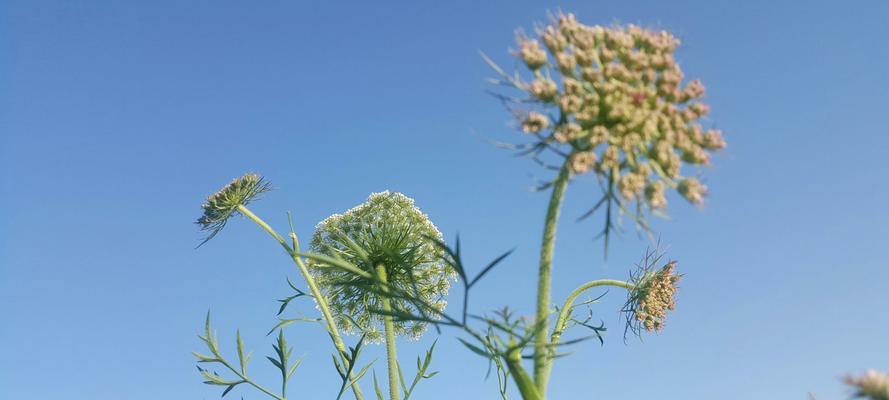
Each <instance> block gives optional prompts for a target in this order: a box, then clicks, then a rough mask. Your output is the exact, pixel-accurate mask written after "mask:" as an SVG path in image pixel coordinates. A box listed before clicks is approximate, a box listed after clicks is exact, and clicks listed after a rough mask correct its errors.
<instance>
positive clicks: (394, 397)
mask: <svg viewBox="0 0 889 400" xmlns="http://www.w3.org/2000/svg"><path fill="white" fill-rule="evenodd" d="M377 278H378V279H379V280H380V283H381V286H382V288H381V289H382V290H383V295H382V296H380V302H381V303H382V304H381V307H382V310H383V312H384V314H383V328H384V330H385V331H386V363H387V367H388V368H389V399H390V400H398V398H399V395H398V355H397V354H396V349H395V324H394V323H393V322H392V315H391V314H392V304H391V302H390V301H389V297H388V293H387V292H388V289H387V287H388V282H389V281H388V277H387V276H386V266H384V265H379V266H377Z"/></svg>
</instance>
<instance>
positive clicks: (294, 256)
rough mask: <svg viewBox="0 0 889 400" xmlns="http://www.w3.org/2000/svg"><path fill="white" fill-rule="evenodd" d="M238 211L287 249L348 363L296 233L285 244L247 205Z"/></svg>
mask: <svg viewBox="0 0 889 400" xmlns="http://www.w3.org/2000/svg"><path fill="white" fill-rule="evenodd" d="M238 211H239V212H240V213H241V214H244V215H245V216H246V217H247V218H250V219H251V220H253V222H255V223H256V224H257V225H259V226H260V227H261V228H262V229H263V230H265V231H266V232H268V234H269V235H271V236H272V237H273V238H274V239H275V240H276V241H277V242H278V243H279V244H280V245H281V247H283V248H284V250H285V251H287V254H289V255H290V258H292V259H293V262H294V263H296V266H297V267H298V268H299V272H300V273H301V274H302V276H303V279H305V281H306V284H307V285H308V286H309V291H310V292H311V293H312V297H314V298H315V303H316V304H318V308H319V309H320V310H321V315H322V316H324V321H325V322H326V324H327V331H328V332H329V333H330V337H331V339H332V340H333V345H334V347H336V349H337V354H338V355H339V357H340V360H341V361H342V362H343V365H344V366H346V368H348V367H347V366H348V365H349V364H348V363H349V360H348V359H346V357H345V354H346V345H345V343H343V339H342V338H341V337H340V332H339V329H337V327H336V322H335V321H334V319H333V314H332V313H331V312H330V307H328V305H327V300H326V298H325V297H324V295H323V294H322V293H321V290H320V289H318V285H317V284H315V279H314V278H312V275H311V274H310V273H309V269H308V268H307V267H306V264H305V263H304V262H303V261H302V259H301V258H300V257H299V256H298V255H297V254H298V253H299V244H298V243H297V241H296V235H293V237H294V240H293V247H290V245H288V244H287V242H286V241H285V240H284V238H282V237H281V235H279V234H278V232H275V230H274V229H272V227H271V226H269V225H268V224H266V223H265V221H263V220H262V219H261V218H259V217H258V216H256V214H253V213H252V212H251V211H250V210H249V209H247V207H244V206H243V205H239V206H238ZM349 380H351V381H352V392H353V393H354V394H355V400H364V395H362V394H361V388H359V386H358V382H356V381H355V379H354V377H353V376H349Z"/></svg>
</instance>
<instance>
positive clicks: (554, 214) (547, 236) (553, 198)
mask: <svg viewBox="0 0 889 400" xmlns="http://www.w3.org/2000/svg"><path fill="white" fill-rule="evenodd" d="M569 168H570V167H569V163H568V160H567V159H566V160H565V163H564V164H562V168H561V169H560V170H559V175H558V176H557V177H556V180H555V181H553V191H552V194H551V195H550V198H549V206H548V207H547V209H546V220H545V223H544V228H543V244H542V245H541V247H540V269H539V272H538V277H537V279H538V281H537V313H536V316H535V317H536V319H535V321H536V322H535V323H536V324H537V332H536V336H535V337H534V377H535V380H536V383H537V391H538V392H539V395H540V397H541V399H542V398H545V397H546V385H547V380H548V378H549V377H548V376H547V374H546V369H547V368H546V366H547V365H548V364H549V363H550V362H551V360H552V357H550V354H549V353H550V349H549V347H548V344H549V340H547V330H548V329H549V311H550V286H551V284H552V265H553V248H554V245H555V242H556V225H557V224H558V220H559V210H560V209H561V207H562V198H563V197H564V195H565V188H567V186H568V181H569V180H570V179H571V171H570V169H569Z"/></svg>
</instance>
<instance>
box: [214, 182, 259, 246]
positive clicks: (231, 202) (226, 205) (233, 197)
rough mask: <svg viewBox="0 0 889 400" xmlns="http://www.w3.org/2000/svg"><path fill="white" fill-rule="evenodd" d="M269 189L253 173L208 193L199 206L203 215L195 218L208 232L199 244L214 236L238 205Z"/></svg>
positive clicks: (236, 211)
mask: <svg viewBox="0 0 889 400" xmlns="http://www.w3.org/2000/svg"><path fill="white" fill-rule="evenodd" d="M269 190H271V186H270V185H269V183H268V182H266V180H265V179H264V178H263V177H261V176H259V175H256V174H254V173H248V174H245V175H244V176H241V177H239V178H235V179H234V180H232V181H231V182H229V184H228V185H225V187H224V188H222V189H221V190H219V191H218V192H216V193H213V194H212V195H210V197H208V198H207V201H206V202H204V204H203V205H202V206H201V208H203V209H204V215H202V216H201V217H200V218H198V220H197V222H196V223H197V224H198V225H200V226H201V230H202V231H205V232H209V233H208V234H207V237H206V238H205V239H204V241H203V242H202V243H201V244H204V243H206V242H207V241H209V240H210V239H212V238H213V237H214V236H216V234H217V233H219V231H221V230H222V228H224V227H225V223H226V222H228V219H229V218H231V216H232V215H234V214H235V213H238V206H246V205H247V204H248V203H250V202H251V201H253V200H255V199H256V198H257V197H258V196H259V195H260V194H262V193H265V192H268V191H269Z"/></svg>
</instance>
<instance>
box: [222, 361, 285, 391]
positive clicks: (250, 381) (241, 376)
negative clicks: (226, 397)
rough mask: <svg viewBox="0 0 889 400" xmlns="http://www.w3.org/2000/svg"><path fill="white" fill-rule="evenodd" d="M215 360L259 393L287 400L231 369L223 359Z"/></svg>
mask: <svg viewBox="0 0 889 400" xmlns="http://www.w3.org/2000/svg"><path fill="white" fill-rule="evenodd" d="M217 359H218V360H219V362H220V363H221V364H222V365H224V366H225V367H226V368H228V369H229V370H231V371H232V372H233V373H234V374H235V375H237V376H238V378H241V380H242V381H244V382H246V383H248V384H250V385H252V386H253V387H255V388H256V389H258V390H259V391H260V392H263V393H265V394H267V395H269V396H271V397H272V398H274V399H276V400H287V398H286V397H284V396H283V395H282V396H278V395H277V394H275V393H273V392H272V391H270V390H268V389H266V388H264V387H262V385H260V384H258V383H256V382H253V380H252V379H250V378H248V377H247V376H246V375H244V374H242V373H241V372H239V371H238V370H236V369H235V368H234V367H232V365H231V364H229V363H228V361H226V360H225V359H224V358H222V357H217Z"/></svg>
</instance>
